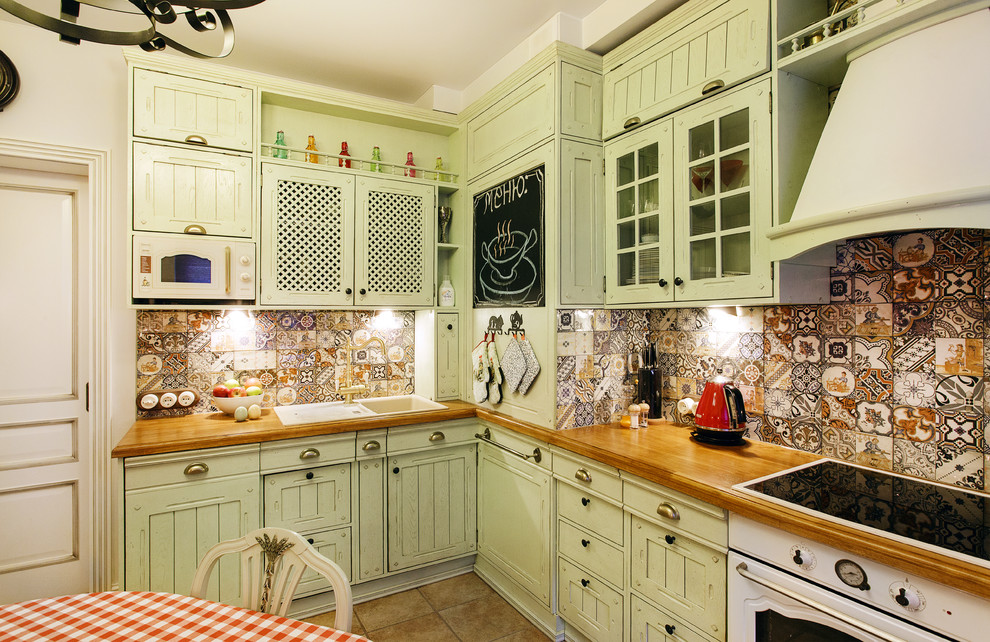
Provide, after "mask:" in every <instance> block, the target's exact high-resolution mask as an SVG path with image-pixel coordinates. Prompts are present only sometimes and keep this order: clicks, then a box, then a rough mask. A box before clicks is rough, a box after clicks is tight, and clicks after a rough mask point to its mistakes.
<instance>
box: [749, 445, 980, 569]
mask: <svg viewBox="0 0 990 642" xmlns="http://www.w3.org/2000/svg"><path fill="white" fill-rule="evenodd" d="M743 487H744V488H746V489H748V490H750V491H753V492H756V493H762V494H763V495H766V496H767V497H770V498H774V499H777V500H780V501H782V502H784V503H787V504H796V505H798V506H801V507H804V508H806V509H808V510H812V511H815V512H818V513H824V514H825V515H827V516H831V517H834V518H837V519H841V520H846V521H849V522H853V523H854V524H861V525H863V526H869V527H871V528H874V529H878V530H880V531H884V532H887V533H891V534H895V535H900V536H901V537H905V538H908V539H912V540H916V541H918V542H924V543H926V544H930V545H932V546H937V547H939V548H943V549H946V550H949V551H954V552H956V553H959V554H962V555H967V556H972V557H976V558H978V559H979V560H982V561H983V562H987V561H990V498H988V497H986V496H985V495H981V494H977V493H974V492H969V491H966V490H965V489H961V488H949V487H946V486H941V485H938V484H930V483H927V482H925V481H923V480H918V479H910V478H906V477H899V476H897V475H890V474H887V473H884V472H883V471H877V470H873V469H867V468H860V467H858V466H850V465H848V464H844V463H842V462H838V461H832V460H822V461H820V462H816V463H815V464H813V465H811V466H808V467H806V468H801V469H798V470H792V471H790V472H786V473H782V474H780V475H777V476H776V477H773V478H771V479H765V480H763V481H758V482H753V483H750V484H746V485H744V486H743Z"/></svg>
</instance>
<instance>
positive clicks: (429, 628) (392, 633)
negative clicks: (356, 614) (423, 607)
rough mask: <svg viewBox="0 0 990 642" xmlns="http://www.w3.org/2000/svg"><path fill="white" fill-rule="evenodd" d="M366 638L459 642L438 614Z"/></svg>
mask: <svg viewBox="0 0 990 642" xmlns="http://www.w3.org/2000/svg"><path fill="white" fill-rule="evenodd" d="M365 637H367V638H368V639H369V640H371V642H393V641H394V642H457V636H456V635H454V634H453V632H452V631H451V630H450V628H448V627H447V625H446V624H445V623H444V621H443V620H442V619H441V618H440V616H439V615H438V614H436V613H430V614H429V615H424V616H422V617H418V618H414V619H412V620H406V621H405V622H400V623H398V624H393V625H392V626H389V627H385V628H383V629H377V630H374V631H370V632H369V633H367V634H366V636H365Z"/></svg>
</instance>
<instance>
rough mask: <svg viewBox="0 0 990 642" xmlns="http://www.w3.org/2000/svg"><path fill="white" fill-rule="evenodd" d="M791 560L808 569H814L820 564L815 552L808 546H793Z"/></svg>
mask: <svg viewBox="0 0 990 642" xmlns="http://www.w3.org/2000/svg"><path fill="white" fill-rule="evenodd" d="M791 561H793V562H794V563H795V564H797V565H798V566H800V567H801V568H803V569H804V570H806V571H810V570H812V569H813V568H815V566H816V565H817V564H818V560H817V559H816V558H815V554H814V553H812V552H811V550H810V549H809V548H807V547H806V546H792V547H791Z"/></svg>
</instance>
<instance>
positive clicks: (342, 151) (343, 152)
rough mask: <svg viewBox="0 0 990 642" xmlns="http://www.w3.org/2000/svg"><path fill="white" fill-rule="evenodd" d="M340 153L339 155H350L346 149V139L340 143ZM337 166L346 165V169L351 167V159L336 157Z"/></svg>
mask: <svg viewBox="0 0 990 642" xmlns="http://www.w3.org/2000/svg"><path fill="white" fill-rule="evenodd" d="M340 155H341V156H350V154H349V153H348V151H347V141H346V140H345V141H343V142H341V143H340ZM337 166H338V167H346V168H347V169H350V168H351V160H350V159H349V158H338V159H337Z"/></svg>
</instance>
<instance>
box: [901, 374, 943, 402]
mask: <svg viewBox="0 0 990 642" xmlns="http://www.w3.org/2000/svg"><path fill="white" fill-rule="evenodd" d="M937 383H938V381H937V380H936V379H935V375H933V374H929V373H927V372H897V373H894V403H896V404H900V405H904V406H917V407H919V408H934V407H935V386H936V384H937Z"/></svg>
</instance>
